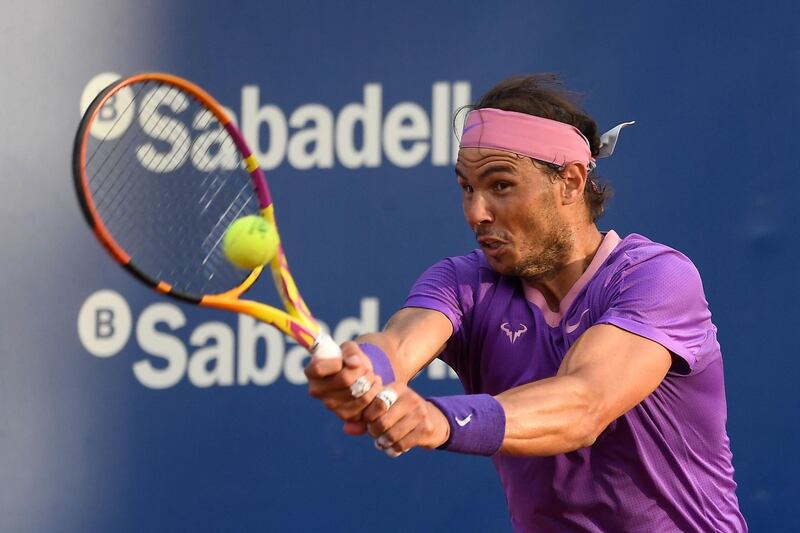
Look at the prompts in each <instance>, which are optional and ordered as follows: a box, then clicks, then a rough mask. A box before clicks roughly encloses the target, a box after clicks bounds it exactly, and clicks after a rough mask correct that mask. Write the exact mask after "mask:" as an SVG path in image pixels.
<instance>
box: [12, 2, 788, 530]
mask: <svg viewBox="0 0 800 533" xmlns="http://www.w3.org/2000/svg"><path fill="white" fill-rule="evenodd" d="M0 14H2V17H0V28H1V29H2V31H0V42H1V43H2V51H1V52H0V66H2V75H1V76H0V95H2V99H3V103H2V105H1V106H0V123H2V124H3V128H2V130H0V140H2V142H0V162H1V163H2V166H1V167H0V168H1V169H2V170H1V172H2V173H1V174H0V176H2V177H1V179H2V195H0V202H2V203H1V204H0V238H2V246H0V257H1V258H2V268H3V276H2V279H3V290H2V308H0V309H1V311H0V313H1V314H0V328H2V329H0V354H1V355H0V531H2V532H6V531H31V532H40V531H41V532H50V531H85V532H89V531H120V532H127V531H288V530H296V531H327V530H330V531H339V530H342V531H373V530H376V529H379V530H381V531H385V532H387V533H388V532H393V531H507V530H509V529H510V526H509V521H508V518H507V512H506V508H505V501H504V498H503V495H502V491H501V488H500V485H499V481H498V479H497V476H496V474H495V473H494V470H493V469H492V467H491V464H490V463H489V461H488V460H485V459H480V458H471V457H462V456H454V455H448V454H445V453H438V452H435V453H431V452H424V451H414V452H412V453H410V454H407V455H405V456H403V457H401V458H399V459H397V460H389V459H388V458H386V457H384V456H383V455H382V454H380V453H378V452H376V451H375V450H374V449H373V448H372V445H371V442H369V440H367V439H363V438H362V439H354V438H351V437H346V436H344V435H343V434H342V433H341V430H340V424H339V422H338V421H337V420H336V419H335V418H334V417H332V416H330V415H329V414H328V413H326V412H324V410H323V408H322V407H321V406H320V405H318V404H317V403H316V402H314V401H312V400H311V399H309V398H308V397H307V395H306V391H305V388H304V387H303V385H302V381H303V378H302V364H303V363H304V356H303V353H302V350H301V349H300V348H298V347H297V346H296V345H294V344H291V343H287V342H286V341H285V340H284V339H283V338H282V337H280V336H279V335H276V334H274V333H273V332H271V331H270V330H268V329H267V328H265V327H264V326H259V325H257V324H255V323H253V322H252V321H251V320H249V319H246V318H239V317H236V316H232V315H227V314H223V313H220V312H214V311H208V310H199V309H196V308H192V307H189V306H186V305H183V304H178V303H176V302H174V301H168V300H166V299H164V298H162V297H159V296H158V295H156V294H154V293H152V292H150V291H148V290H147V289H145V288H143V287H142V286H141V285H139V284H138V283H137V282H136V281H134V280H133V279H131V278H130V277H129V276H128V274H126V273H125V272H123V271H122V270H120V269H118V268H117V267H115V266H114V264H113V263H112V261H111V260H110V259H109V258H108V257H107V256H106V254H105V253H104V252H103V251H102V249H101V248H100V246H99V245H98V244H97V242H96V241H95V240H94V238H93V237H92V235H91V234H90V233H89V231H87V228H86V227H85V224H84V222H83V220H82V217H81V215H80V213H79V210H78V206H77V202H76V200H75V198H74V193H73V191H72V183H71V174H70V157H71V149H72V139H73V135H74V132H75V128H76V126H77V124H78V120H79V116H80V110H81V99H82V95H84V94H86V95H89V97H90V96H91V94H92V93H93V92H96V91H97V90H98V89H99V88H100V86H102V82H103V81H104V80H107V79H108V78H107V77H103V76H101V75H104V74H106V75H107V74H108V73H112V74H113V73H116V74H123V75H124V74H130V73H135V72H140V71H152V70H157V71H167V72H171V73H175V74H178V75H181V76H184V77H187V78H189V79H191V80H193V81H195V82H197V83H198V84H200V85H201V86H203V87H205V88H206V89H207V90H209V91H210V92H211V93H212V94H214V95H215V96H216V97H217V98H218V99H219V100H220V101H221V102H222V103H223V104H224V105H226V106H227V107H228V108H229V109H231V111H232V112H233V113H234V114H235V115H236V118H237V120H238V121H239V124H240V125H241V126H242V127H243V129H244V130H245V134H246V135H248V138H249V140H250V141H251V142H253V144H256V145H257V147H258V148H257V150H258V151H260V152H261V153H262V155H263V156H264V157H262V160H263V161H264V166H265V167H267V170H268V171H269V172H268V174H269V176H270V183H271V187H272V188H273V194H274V196H275V200H276V206H277V207H276V208H277V214H278V218H279V221H280V224H281V230H282V234H283V237H284V241H285V247H286V249H287V253H288V257H289V260H290V263H291V265H292V270H293V272H294V273H295V275H296V279H297V281H298V284H299V286H300V287H301V289H302V291H303V293H304V296H305V298H306V300H307V302H308V303H309V305H310V306H311V307H312V309H313V310H314V312H315V314H317V315H318V316H319V317H320V318H321V319H322V320H323V321H324V322H325V323H326V324H327V325H328V326H329V327H330V329H331V331H333V332H334V334H335V335H336V336H337V337H338V340H343V339H344V338H347V337H349V336H351V335H354V334H358V333H360V332H362V331H366V330H372V329H375V328H377V327H380V325H381V324H382V323H384V322H385V321H386V319H387V318H388V317H389V316H390V315H391V313H392V312H393V310H396V309H397V308H398V306H400V305H401V304H402V302H403V298H404V295H405V293H406V291H407V289H408V288H409V286H410V284H411V283H412V282H413V281H414V279H415V278H416V277H417V276H418V275H419V274H420V273H421V271H422V270H423V269H424V268H425V267H427V266H428V265H429V264H431V263H432V262H434V261H436V260H438V259H440V258H442V257H445V256H448V255H455V254H460V253H464V252H466V251H468V250H470V249H471V248H472V247H473V246H474V242H473V240H472V237H471V234H470V232H469V229H468V228H467V226H466V224H465V223H464V221H463V218H462V215H461V212H460V199H459V190H458V188H457V187H456V186H455V180H454V176H453V172H452V169H451V162H452V158H453V155H454V152H453V148H452V144H451V143H452V137H451V135H450V132H449V131H447V130H446V128H447V127H448V123H449V119H450V116H451V113H452V110H453V108H454V107H456V106H457V105H459V104H460V103H466V102H468V101H470V100H471V99H472V98H474V97H477V96H479V95H480V94H481V93H482V92H484V91H485V90H486V89H488V88H489V87H490V86H491V85H492V84H493V83H495V82H496V81H498V80H500V79H501V78H503V77H505V76H507V75H510V74H516V73H527V72H536V71H556V72H560V73H562V74H563V75H564V76H565V78H566V79H567V80H568V83H569V86H570V87H573V88H575V89H578V90H581V91H583V92H585V93H586V94H587V98H586V100H585V107H586V108H587V109H588V110H589V111H590V113H592V114H593V115H594V116H595V118H596V119H597V121H598V123H599V124H600V126H601V128H602V127H611V126H613V125H614V124H616V123H618V122H621V121H623V120H631V119H635V120H637V124H636V126H634V127H632V128H630V129H628V130H626V131H625V134H624V135H623V138H622V141H621V143H620V145H619V147H618V152H617V154H615V156H614V157H613V158H612V159H610V160H604V161H602V162H601V164H600V168H599V170H600V174H601V175H602V176H604V177H605V178H607V179H608V180H609V181H610V182H611V183H612V185H613V187H614V189H615V191H616V195H615V199H614V200H613V203H612V204H611V207H610V209H609V211H608V214H607V215H606V216H605V217H604V218H603V219H602V220H601V227H602V228H604V229H608V228H613V229H616V230H617V231H618V232H619V233H622V234H627V233H631V232H637V233H642V234H645V235H647V236H649V237H651V238H653V239H655V240H659V241H662V242H664V243H667V244H669V245H672V246H674V247H676V248H678V249H680V250H682V251H684V252H685V253H686V254H687V255H689V256H690V257H691V258H692V259H693V260H694V261H695V263H696V265H697V266H698V268H699V270H700V272H701V274H702V275H703V279H704V282H705V289H706V293H707V296H708V299H709V301H710V304H711V309H712V312H713V314H714V316H715V321H716V323H717V325H718V326H719V329H720V333H719V338H720V341H721V343H722V345H723V353H724V356H725V371H726V379H727V390H728V403H729V410H730V416H729V423H728V429H729V433H730V436H731V440H732V447H733V451H734V464H735V467H736V479H737V481H738V482H739V492H738V494H739V499H740V502H741V505H742V508H743V511H744V513H745V516H746V517H747V519H748V521H749V523H750V525H751V528H752V530H753V531H796V530H798V529H799V528H800V518H798V514H797V512H796V504H795V499H796V498H795V497H796V494H797V491H796V478H797V477H798V476H799V475H800V462H799V461H798V458H797V454H796V453H794V452H795V450H796V449H797V448H798V445H800V442H799V440H800V439H798V423H797V415H796V413H797V412H798V407H799V405H798V403H799V402H798V400H797V394H796V390H794V389H796V387H794V386H793V385H794V381H795V379H794V376H795V375H796V374H797V373H798V370H800V364H798V362H797V357H796V356H797V348H796V342H794V337H795V335H796V332H797V330H798V316H800V315H798V312H797V310H796V302H797V300H798V296H800V295H799V294H798V292H799V291H798V283H797V280H796V277H795V273H796V270H797V265H798V252H797V242H798V238H800V230H798V224H797V205H798V203H800V194H798V187H797V185H796V183H795V180H796V176H797V173H798V171H797V162H796V152H797V150H796V146H797V136H796V132H795V128H796V124H797V123H798V106H797V103H796V102H797V94H798V90H799V89H800V83H799V81H800V72H798V60H800V57H798V50H800V38H799V37H798V31H797V27H796V21H797V19H798V15H800V9H798V7H797V4H796V3H794V2H789V1H775V2H764V3H755V2H661V3H652V2H569V3H567V2H555V1H547V2H526V3H523V2H498V3H496V4H494V5H490V4H487V3H478V2H439V3H432V2H422V1H407V2H403V3H389V2H386V3H384V2H372V3H368V2H363V3H352V4H344V3H334V2H321V1H317V2H294V3H283V2H280V3H278V2H274V3H268V2H257V1H243V2H238V3H237V2H230V3H216V2H214V3H211V2H208V3H204V2H188V1H183V2H181V1H174V2H156V1H146V2H100V1H96V2H92V1H88V0H81V1H73V2H55V1H51V2H42V1H39V2H37V1H29V2H21V1H12V2H5V3H3V5H2V6H0ZM304 116H305V117H308V116H314V117H320V116H326V117H329V118H330V119H331V122H330V125H329V127H328V126H319V125H320V124H322V122H324V121H325V119H319V118H317V122H314V123H313V124H312V123H310V122H304V119H303V117H304ZM282 121H285V124H284V122H282ZM320 121H322V122H320ZM314 124H316V125H317V126H319V129H318V130H317V131H316V133H315V135H317V136H318V137H317V139H318V140H317V143H318V145H317V146H316V149H317V150H318V151H317V152H315V154H316V155H315V157H310V156H308V154H306V156H304V155H303V153H301V152H300V151H298V146H299V144H298V143H299V141H297V140H296V141H295V142H294V143H293V142H292V139H293V138H294V136H295V135H296V134H297V133H298V132H300V131H301V130H307V129H308V128H309V127H311V126H312V125H314ZM443 128H445V129H443ZM293 147H294V148H293ZM293 150H294V151H293ZM793 213H794V214H793ZM793 221H794V222H793ZM255 296H256V297H258V298H266V299H274V294H273V289H272V287H271V286H269V284H265V285H262V286H261V287H260V288H259V289H257V290H256V294H255ZM273 301H274V300H273ZM414 385H415V386H416V387H417V388H418V390H420V391H421V392H423V393H434V392H435V393H438V394H447V393H454V392H456V391H459V390H460V386H459V385H458V382H457V381H456V380H454V379H453V378H452V376H451V375H450V374H448V372H447V371H446V369H444V368H442V367H440V366H436V367H432V368H430V369H429V370H427V371H425V372H423V373H422V374H421V375H420V376H419V377H418V378H417V380H416V381H415V382H414Z"/></svg>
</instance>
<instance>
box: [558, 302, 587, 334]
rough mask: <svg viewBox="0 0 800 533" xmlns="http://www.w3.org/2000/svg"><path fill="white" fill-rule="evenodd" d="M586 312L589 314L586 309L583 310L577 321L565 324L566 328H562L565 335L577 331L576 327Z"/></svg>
mask: <svg viewBox="0 0 800 533" xmlns="http://www.w3.org/2000/svg"><path fill="white" fill-rule="evenodd" d="M588 312H589V309H588V308H586V309H584V310H583V313H581V316H579V317H578V321H577V322H575V323H574V324H567V326H566V327H565V328H564V331H566V332H567V333H572V332H573V331H575V330H576V329H578V326H580V325H581V320H582V319H583V315H585V314H586V313H588Z"/></svg>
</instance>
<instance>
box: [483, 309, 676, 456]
mask: <svg viewBox="0 0 800 533" xmlns="http://www.w3.org/2000/svg"><path fill="white" fill-rule="evenodd" d="M671 363H672V357H671V355H670V353H669V352H668V351H667V349H666V348H664V347H663V346H661V345H660V344H658V343H656V342H654V341H651V340H650V339H646V338H644V337H640V336H638V335H634V334H633V333H629V332H627V331H625V330H622V329H619V328H617V327H615V326H610V325H606V324H600V325H597V326H593V327H591V328H589V329H588V330H586V332H584V334H583V335H581V336H580V338H579V339H578V340H577V342H576V343H575V344H574V345H573V346H572V347H571V348H570V350H569V352H567V355H566V357H565V358H564V360H563V361H562V363H561V366H560V368H559V370H558V373H557V374H556V376H555V377H552V378H549V379H544V380H541V381H536V382H533V383H529V384H527V385H523V386H521V387H516V388H514V389H510V390H508V391H506V392H503V393H501V394H499V395H498V396H497V397H496V399H497V400H498V401H499V402H500V405H502V407H503V410H504V411H505V415H506V429H505V437H504V439H503V444H502V447H501V451H502V452H503V453H506V454H511V455H555V454H560V453H565V452H569V451H573V450H576V449H578V448H583V447H586V446H590V445H591V444H592V443H594V441H595V439H597V437H598V436H599V435H600V433H602V431H603V430H604V429H605V428H606V427H607V426H608V425H609V424H610V423H611V422H612V421H614V420H615V419H617V418H619V417H620V416H622V415H623V414H625V413H626V412H627V411H628V410H629V409H631V408H632V407H634V406H635V405H637V404H639V403H640V402H641V401H642V400H644V399H645V398H646V397H647V396H648V395H649V394H650V393H651V392H653V391H654V390H655V389H656V387H658V385H659V384H660V383H661V381H662V380H663V379H664V376H666V374H667V371H669V368H670V365H671Z"/></svg>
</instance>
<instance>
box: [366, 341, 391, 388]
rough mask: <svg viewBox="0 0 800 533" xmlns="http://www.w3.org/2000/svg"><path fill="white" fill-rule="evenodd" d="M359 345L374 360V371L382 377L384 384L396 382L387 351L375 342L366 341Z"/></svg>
mask: <svg viewBox="0 0 800 533" xmlns="http://www.w3.org/2000/svg"><path fill="white" fill-rule="evenodd" d="M358 347H359V348H361V351H362V352H364V355H366V356H367V358H368V359H369V360H370V361H371V362H372V371H373V372H374V373H375V375H376V376H380V377H381V381H382V382H383V384H384V385H388V384H389V383H394V370H392V363H391V361H389V358H388V357H387V356H386V353H385V352H384V351H383V350H381V349H380V348H379V347H377V346H375V345H374V344H368V343H364V344H359V345H358Z"/></svg>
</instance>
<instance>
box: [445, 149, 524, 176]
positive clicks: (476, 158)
mask: <svg viewBox="0 0 800 533" xmlns="http://www.w3.org/2000/svg"><path fill="white" fill-rule="evenodd" d="M525 162H528V163H530V160H529V159H528V158H527V157H523V156H520V155H519V154H515V153H513V152H507V151H505V150H497V149H494V148H461V149H459V151H458V158H457V159H456V168H455V170H456V174H457V175H459V176H465V177H466V176H468V175H470V174H473V173H475V172H479V173H483V172H485V171H487V170H489V171H491V170H494V169H497V170H502V169H504V168H505V169H507V170H523V169H525V168H527V166H526V165H525Z"/></svg>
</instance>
